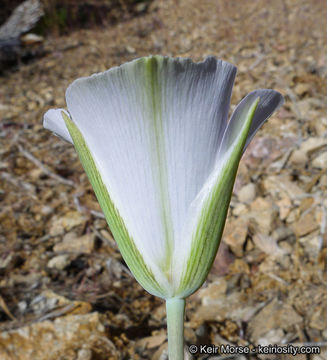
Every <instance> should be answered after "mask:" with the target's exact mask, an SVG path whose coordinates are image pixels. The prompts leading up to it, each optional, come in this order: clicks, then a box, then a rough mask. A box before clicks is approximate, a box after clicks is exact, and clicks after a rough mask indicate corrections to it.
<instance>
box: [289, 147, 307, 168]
mask: <svg viewBox="0 0 327 360" xmlns="http://www.w3.org/2000/svg"><path fill="white" fill-rule="evenodd" d="M308 160H309V159H308V156H307V154H306V153H305V151H303V150H302V149H297V150H294V151H293V152H292V155H291V156H290V159H289V161H290V163H291V164H294V165H303V166H304V165H305V164H306V163H307V162H308Z"/></svg>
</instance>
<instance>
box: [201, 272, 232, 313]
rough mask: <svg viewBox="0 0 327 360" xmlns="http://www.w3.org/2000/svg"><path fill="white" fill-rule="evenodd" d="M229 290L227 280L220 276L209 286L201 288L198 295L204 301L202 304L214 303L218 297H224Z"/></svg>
mask: <svg viewBox="0 0 327 360" xmlns="http://www.w3.org/2000/svg"><path fill="white" fill-rule="evenodd" d="M226 290H227V282H226V280H225V279H224V278H219V279H217V280H216V281H215V282H213V283H211V284H209V286H208V287H207V288H202V289H200V290H199V293H198V297H199V298H200V299H201V301H202V305H204V306H206V305H210V304H214V303H215V301H217V299H219V298H222V297H223V296H224V295H225V293H226Z"/></svg>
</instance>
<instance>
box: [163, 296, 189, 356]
mask: <svg viewBox="0 0 327 360" xmlns="http://www.w3.org/2000/svg"><path fill="white" fill-rule="evenodd" d="M166 310H167V330H168V354H169V360H184V310H185V299H179V298H172V299H167V300H166Z"/></svg>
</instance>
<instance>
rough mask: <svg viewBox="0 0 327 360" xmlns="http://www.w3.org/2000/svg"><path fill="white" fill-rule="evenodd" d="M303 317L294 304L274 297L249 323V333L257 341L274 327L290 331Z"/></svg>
mask: <svg viewBox="0 0 327 360" xmlns="http://www.w3.org/2000/svg"><path fill="white" fill-rule="evenodd" d="M302 321H303V320H302V317H301V316H300V315H299V314H298V313H297V312H296V311H295V310H294V309H293V307H292V306H290V305H287V304H283V302H282V301H279V300H277V299H274V300H273V301H271V302H270V303H269V304H268V305H267V306H265V307H264V308H263V309H262V310H261V311H260V312H259V313H257V315H256V316H255V317H254V318H253V319H251V320H250V322H249V324H248V330H247V331H248V333H249V335H250V338H251V339H252V341H254V342H255V343H258V340H259V339H260V338H261V337H262V334H266V333H268V332H269V331H271V330H273V329H283V330H285V331H290V330H291V329H292V328H293V327H295V326H296V325H299V324H300V323H301V322H302Z"/></svg>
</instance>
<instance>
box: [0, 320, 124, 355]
mask: <svg viewBox="0 0 327 360" xmlns="http://www.w3.org/2000/svg"><path fill="white" fill-rule="evenodd" d="M81 350H83V351H81ZM88 350H90V351H91V353H92V355H93V357H95V358H97V359H98V360H106V359H109V358H110V359H113V358H116V356H118V354H117V353H116V350H115V348H114V345H113V344H112V343H111V341H110V340H109V339H108V338H107V336H106V333H105V327H104V325H103V323H102V320H101V318H100V315H99V314H98V313H92V314H86V315H67V316H64V317H60V318H57V319H55V320H54V321H53V322H52V321H48V320H46V321H42V322H36V323H33V324H30V325H27V326H24V327H21V328H19V329H17V330H10V331H3V332H1V333H0V359H1V360H13V359H17V360H30V359H37V360H58V359H67V360H68V359H69V360H71V359H78V356H79V354H81V355H83V354H87V353H88ZM82 359H83V358H82ZM84 359H85V358H84ZM84 359H83V360H84Z"/></svg>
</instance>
